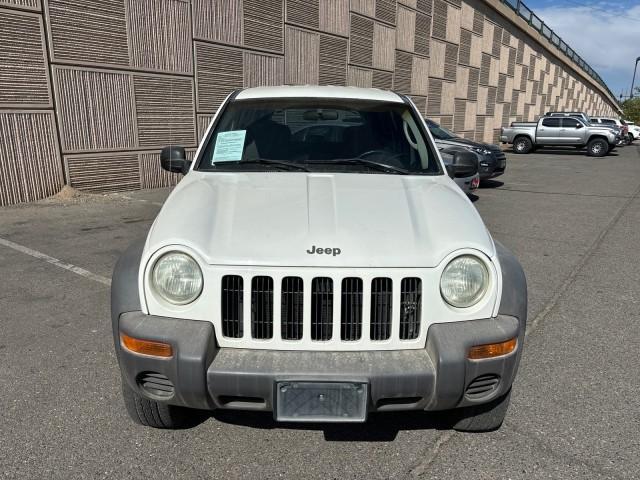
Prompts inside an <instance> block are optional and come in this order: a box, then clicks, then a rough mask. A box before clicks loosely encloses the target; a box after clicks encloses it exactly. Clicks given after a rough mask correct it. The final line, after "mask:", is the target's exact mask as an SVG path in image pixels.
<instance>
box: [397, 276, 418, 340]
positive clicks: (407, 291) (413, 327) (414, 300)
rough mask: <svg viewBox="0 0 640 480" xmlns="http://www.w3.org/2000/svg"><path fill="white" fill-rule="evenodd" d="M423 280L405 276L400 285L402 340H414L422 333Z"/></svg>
mask: <svg viewBox="0 0 640 480" xmlns="http://www.w3.org/2000/svg"><path fill="white" fill-rule="evenodd" d="M421 309H422V280H420V279H419V278H403V279H402V284H401V286H400V340H414V339H416V338H418V336H419V335H420V312H421Z"/></svg>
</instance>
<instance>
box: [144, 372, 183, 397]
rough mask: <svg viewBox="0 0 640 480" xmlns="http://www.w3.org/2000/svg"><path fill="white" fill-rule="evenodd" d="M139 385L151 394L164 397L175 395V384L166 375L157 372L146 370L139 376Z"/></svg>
mask: <svg viewBox="0 0 640 480" xmlns="http://www.w3.org/2000/svg"><path fill="white" fill-rule="evenodd" d="M138 385H140V387H141V388H142V389H143V390H144V391H146V392H147V393H150V394H151V395H155V396H156V397H162V398H170V397H172V396H173V392H174V386H173V383H172V382H171V380H169V379H168V378H167V376H166V375H162V374H161V373H156V372H144V373H141V374H140V375H139V376H138Z"/></svg>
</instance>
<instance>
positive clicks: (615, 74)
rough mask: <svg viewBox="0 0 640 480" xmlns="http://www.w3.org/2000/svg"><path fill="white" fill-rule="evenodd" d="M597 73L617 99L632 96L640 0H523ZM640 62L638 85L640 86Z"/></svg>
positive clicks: (638, 46)
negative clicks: (630, 93) (622, 96)
mask: <svg viewBox="0 0 640 480" xmlns="http://www.w3.org/2000/svg"><path fill="white" fill-rule="evenodd" d="M524 3H525V4H526V5H527V6H528V7H529V8H530V9H531V10H533V11H534V12H535V14H536V15H538V17H540V18H541V19H542V20H543V21H544V22H545V23H546V24H547V25H548V26H549V27H550V28H551V29H552V30H554V31H555V32H556V33H557V34H558V35H559V36H560V37H561V38H562V39H563V40H564V41H565V42H566V43H567V44H568V45H569V46H570V47H571V48H573V49H574V50H575V51H576V52H577V53H578V54H579V55H580V56H581V57H582V58H583V59H584V61H585V62H587V63H588V64H589V65H591V67H592V68H593V69H594V70H595V71H596V72H598V74H599V75H600V76H601V77H602V79H603V80H604V81H605V83H606V84H607V85H608V87H609V89H610V90H611V91H612V92H613V93H614V94H615V96H616V99H618V98H619V96H620V93H623V94H624V95H625V96H628V95H629V90H630V88H631V81H632V79H633V68H634V65H635V61H636V58H638V57H640V0H617V1H610V0H602V1H599V0H587V1H581V0H524ZM639 75H640V62H638V73H637V74H636V82H635V85H636V86H640V78H639Z"/></svg>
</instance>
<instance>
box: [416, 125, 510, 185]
mask: <svg viewBox="0 0 640 480" xmlns="http://www.w3.org/2000/svg"><path fill="white" fill-rule="evenodd" d="M425 121H426V122H427V126H428V127H429V131H430V132H431V135H432V136H433V139H434V140H435V142H436V145H437V146H438V148H441V147H442V148H448V147H457V148H463V149H466V150H469V151H471V152H474V153H475V154H476V155H477V156H478V165H479V168H478V173H479V174H480V180H481V181H482V180H487V179H489V178H494V177H498V176H500V175H502V174H503V173H504V172H505V169H506V167H507V156H506V155H505V153H504V152H503V151H502V149H501V148H500V146H499V145H492V144H490V143H482V142H474V141H473V140H468V139H466V138H462V137H460V136H458V135H456V134H455V133H453V132H452V131H450V130H448V129H447V128H444V127H443V126H441V125H438V124H437V123H436V122H434V121H433V120H429V119H428V118H427V119H425Z"/></svg>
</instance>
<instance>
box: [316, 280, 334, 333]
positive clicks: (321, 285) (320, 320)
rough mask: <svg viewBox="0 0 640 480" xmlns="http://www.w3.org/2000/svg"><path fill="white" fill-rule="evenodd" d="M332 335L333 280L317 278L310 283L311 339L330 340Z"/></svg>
mask: <svg viewBox="0 0 640 480" xmlns="http://www.w3.org/2000/svg"><path fill="white" fill-rule="evenodd" d="M332 335H333V280H332V279H330V278H327V277H317V278H314V279H313V280H312V281H311V339H312V340H322V341H326V340H331V337H332Z"/></svg>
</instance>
